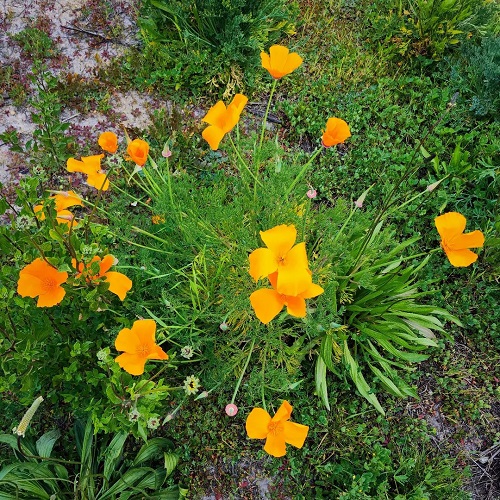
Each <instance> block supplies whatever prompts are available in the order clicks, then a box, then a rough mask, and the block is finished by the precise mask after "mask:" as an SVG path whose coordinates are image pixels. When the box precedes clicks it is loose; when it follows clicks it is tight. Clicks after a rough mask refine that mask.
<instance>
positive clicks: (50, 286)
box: [42, 278, 57, 292]
mask: <svg viewBox="0 0 500 500" xmlns="http://www.w3.org/2000/svg"><path fill="white" fill-rule="evenodd" d="M56 286H57V283H56V280H55V279H53V278H43V279H42V290H43V291H44V292H50V291H52V290H54V288H55V287H56Z"/></svg>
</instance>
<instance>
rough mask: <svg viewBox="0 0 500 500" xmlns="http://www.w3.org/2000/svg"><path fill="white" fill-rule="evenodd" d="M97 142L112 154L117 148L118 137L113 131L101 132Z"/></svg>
mask: <svg viewBox="0 0 500 500" xmlns="http://www.w3.org/2000/svg"><path fill="white" fill-rule="evenodd" d="M97 143H98V144H99V146H101V148H102V149H104V151H106V152H108V153H112V154H113V153H116V151H117V150H118V137H117V136H116V134H115V133H114V132H103V133H102V134H101V135H100V136H99V140H98V141H97Z"/></svg>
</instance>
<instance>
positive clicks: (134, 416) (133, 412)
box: [128, 408, 141, 422]
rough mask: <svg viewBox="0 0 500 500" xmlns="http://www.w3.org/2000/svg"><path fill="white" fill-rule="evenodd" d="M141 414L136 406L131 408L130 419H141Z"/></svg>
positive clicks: (134, 420) (135, 420) (133, 420)
mask: <svg viewBox="0 0 500 500" xmlns="http://www.w3.org/2000/svg"><path fill="white" fill-rule="evenodd" d="M140 416H141V414H140V413H139V412H138V411H137V409H136V408H133V409H132V410H130V411H129V412H128V419H129V420H130V421H131V422H137V421H138V420H139V417H140Z"/></svg>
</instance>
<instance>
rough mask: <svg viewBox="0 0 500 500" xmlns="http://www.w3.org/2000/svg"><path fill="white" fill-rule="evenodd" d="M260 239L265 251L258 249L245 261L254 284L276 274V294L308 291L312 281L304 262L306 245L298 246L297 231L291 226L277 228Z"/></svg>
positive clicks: (261, 235) (299, 244)
mask: <svg viewBox="0 0 500 500" xmlns="http://www.w3.org/2000/svg"><path fill="white" fill-rule="evenodd" d="M260 237H261V238H262V241H263V242H264V243H265V244H266V246H267V248H258V249H257V250H254V251H253V252H252V253H251V254H250V255H249V257H248V259H249V261H250V275H251V276H252V278H253V279H254V280H255V281H258V280H259V279H261V278H266V277H267V276H269V275H270V274H272V273H274V272H276V271H277V272H278V279H277V284H276V291H277V292H278V293H280V294H284V295H291V296H293V297H296V296H297V295H299V294H301V293H303V292H305V291H306V290H308V289H309V287H310V285H311V283H312V278H311V273H310V271H309V264H308V261H307V253H306V244H305V243H298V244H297V245H295V246H294V243H295V239H296V238H297V229H295V226H294V225H293V224H292V225H289V226H287V225H285V224H281V225H280V226H276V227H273V228H272V229H269V230H267V231H261V232H260Z"/></svg>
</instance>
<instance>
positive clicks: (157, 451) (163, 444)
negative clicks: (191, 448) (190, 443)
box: [132, 438, 172, 466]
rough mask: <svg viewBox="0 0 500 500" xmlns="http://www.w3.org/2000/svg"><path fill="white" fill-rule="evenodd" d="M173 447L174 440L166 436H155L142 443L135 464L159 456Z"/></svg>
mask: <svg viewBox="0 0 500 500" xmlns="http://www.w3.org/2000/svg"><path fill="white" fill-rule="evenodd" d="M171 448H172V442H171V441H169V440H168V439H165V438H153V439H150V440H149V441H148V442H147V443H146V444H144V445H142V447H141V449H140V450H139V452H138V453H137V456H136V457H135V460H134V462H133V463H132V465H133V466H136V465H139V464H141V463H143V462H145V461H146V460H149V459H150V458H152V457H159V456H161V454H162V453H163V452H164V451H165V450H167V449H171Z"/></svg>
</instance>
